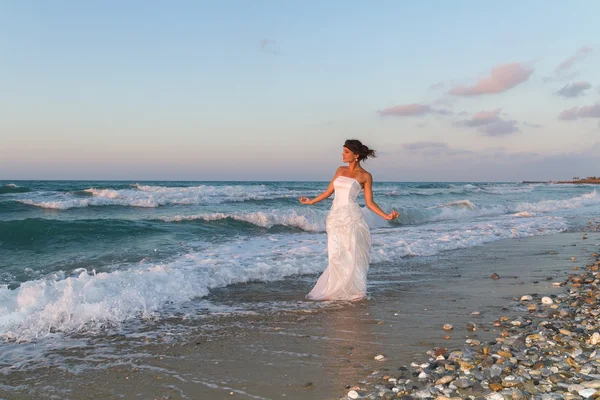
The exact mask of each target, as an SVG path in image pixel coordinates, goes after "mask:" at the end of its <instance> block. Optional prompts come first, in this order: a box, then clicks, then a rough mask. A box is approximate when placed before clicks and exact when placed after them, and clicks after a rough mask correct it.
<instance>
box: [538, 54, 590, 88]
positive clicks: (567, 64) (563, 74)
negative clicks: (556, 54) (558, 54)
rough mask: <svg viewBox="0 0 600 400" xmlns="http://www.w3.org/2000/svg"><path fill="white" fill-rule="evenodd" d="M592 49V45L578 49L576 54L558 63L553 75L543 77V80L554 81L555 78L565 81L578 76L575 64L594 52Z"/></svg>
mask: <svg viewBox="0 0 600 400" xmlns="http://www.w3.org/2000/svg"><path fill="white" fill-rule="evenodd" d="M592 50H593V49H592V48H591V47H582V48H580V49H579V50H577V52H576V53H575V55H573V56H571V57H569V58H567V59H566V60H564V61H563V62H561V63H560V64H558V66H557V67H556V68H555V69H554V75H553V76H550V77H546V78H544V79H543V81H544V82H552V81H555V80H559V81H565V80H569V79H573V78H574V77H576V76H577V72H576V71H573V66H574V65H575V64H577V63H579V62H580V61H582V60H583V59H584V58H586V57H587V55H588V54H590V53H591V52H592Z"/></svg>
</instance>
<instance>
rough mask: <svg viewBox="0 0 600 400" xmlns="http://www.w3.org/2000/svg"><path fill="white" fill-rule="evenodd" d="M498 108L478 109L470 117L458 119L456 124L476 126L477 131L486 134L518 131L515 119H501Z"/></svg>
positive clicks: (492, 134)
mask: <svg viewBox="0 0 600 400" xmlns="http://www.w3.org/2000/svg"><path fill="white" fill-rule="evenodd" d="M501 112H502V109H500V108H498V109H496V110H492V111H480V112H478V113H475V114H474V115H473V117H471V119H467V120H463V121H459V122H458V123H457V125H459V126H467V127H470V128H477V129H478V130H479V132H481V133H483V134H484V135H487V136H502V135H508V134H510V133H515V132H518V131H519V128H518V127H517V121H515V120H505V119H502V117H501V116H500V113H501Z"/></svg>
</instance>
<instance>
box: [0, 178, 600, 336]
mask: <svg viewBox="0 0 600 400" xmlns="http://www.w3.org/2000/svg"><path fill="white" fill-rule="evenodd" d="M326 186H327V183H326V182H108V181H107V182H100V181H89V182H86V181H0V338H4V339H8V340H22V339H31V338H37V337H43V336H44V335H47V334H48V333H57V332H58V333H70V332H79V333H85V332H88V331H89V332H97V331H98V330H99V329H100V330H101V329H103V328H105V327H106V326H115V325H118V324H119V323H121V322H123V321H131V320H138V319H139V320H140V321H144V320H145V319H147V318H149V317H152V318H160V317H161V316H164V315H166V314H167V313H168V312H170V311H167V310H172V309H173V308H177V305H178V304H184V303H186V302H189V301H190V300H193V299H201V298H203V297H205V296H206V295H207V294H208V293H210V291H211V290H214V289H215V288H223V287H225V288H226V287H227V286H228V285H232V284H236V283H243V282H249V281H258V282H261V281H265V282H266V281H273V280H281V279H283V278H287V279H288V280H289V279H292V280H293V279H303V278H302V277H303V276H306V275H307V274H308V275H310V274H312V275H315V274H318V273H320V272H321V271H322V270H323V269H324V268H325V266H326V262H327V254H326V235H325V220H326V217H327V212H328V209H329V207H330V206H331V199H328V200H326V201H323V202H321V203H319V204H317V205H314V206H305V205H301V204H300V203H299V202H298V200H297V199H298V197H299V196H302V195H304V196H309V197H314V196H316V195H318V194H319V193H321V192H322V191H323V190H325V188H326ZM374 198H375V201H376V202H377V203H378V204H379V205H380V206H381V208H382V209H384V210H386V211H389V209H390V208H392V207H393V208H395V209H396V210H398V211H399V212H400V213H401V217H400V218H399V220H397V221H394V222H388V221H385V220H383V219H381V218H379V217H378V216H376V215H375V214H373V213H371V212H370V211H368V210H367V209H366V208H365V209H364V212H365V216H366V219H367V222H368V223H369V226H370V227H371V230H372V235H373V248H372V256H373V261H372V268H373V267H376V266H377V265H382V264H385V263H390V262H392V263H395V264H397V265H400V266H401V265H402V260H403V259H405V258H406V257H427V256H432V255H436V254H439V253H441V252H445V251H452V250H455V249H460V248H468V247H472V246H478V245H481V244H484V243H486V242H491V241H495V240H498V239H503V238H518V237H525V236H532V235H551V234H556V233H559V232H562V231H565V230H569V229H577V228H578V227H580V226H581V225H583V224H585V223H586V221H587V218H588V217H592V216H598V215H600V195H598V193H597V190H596V187H595V186H593V185H550V184H520V183H459V182H456V183H392V182H377V183H375V186H374ZM359 203H360V204H362V205H364V199H363V198H362V196H361V197H359ZM295 277H297V278H295ZM226 290H227V289H225V293H226Z"/></svg>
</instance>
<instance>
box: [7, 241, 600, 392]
mask: <svg viewBox="0 0 600 400" xmlns="http://www.w3.org/2000/svg"><path fill="white" fill-rule="evenodd" d="M582 236H583V234H582V233H581V232H573V233H563V234H559V235H554V236H541V237H531V238H526V239H508V240H501V241H498V242H494V243H491V244H486V245H484V246H480V247H477V248H470V249H465V250H458V251H453V252H449V253H444V254H442V255H441V256H438V257H432V258H426V259H420V260H417V259H405V260H402V263H401V265H400V266H399V265H396V266H394V265H392V264H390V265H385V266H377V268H372V270H371V271H370V275H369V279H370V286H369V293H370V298H369V299H368V300H364V301H360V302H355V303H345V304H334V305H331V306H328V307H325V308H323V309H320V310H319V309H312V308H310V307H302V303H301V301H302V295H303V293H306V291H307V290H310V287H311V285H312V284H313V283H314V281H316V278H317V277H311V279H308V280H306V282H305V283H297V284H296V286H293V285H292V286H285V287H286V291H284V292H282V291H281V287H282V285H283V284H282V282H273V283H268V284H265V283H262V284H246V285H239V286H237V287H230V288H226V289H222V290H228V292H227V299H228V300H227V301H228V302H229V303H232V304H235V303H236V302H243V303H247V302H251V301H256V304H257V306H256V310H255V311H256V312H254V313H249V314H248V315H237V314H235V315H231V314H224V315H222V316H214V315H213V316H210V317H207V318H204V319H202V320H198V319H190V320H186V319H182V320H181V321H179V322H178V323H177V326H178V329H177V331H173V332H171V333H169V332H165V333H163V334H161V335H159V336H154V335H148V336H146V335H144V334H143V333H142V334H139V335H137V336H136V337H128V338H125V337H123V336H121V335H114V336H103V337H98V338H92V339H89V338H73V341H74V343H78V345H77V346H75V347H73V348H71V349H67V350H60V351H50V352H48V354H47V357H46V358H45V359H44V360H40V361H39V362H38V364H37V365H35V367H31V368H30V369H29V370H28V371H27V372H8V373H5V374H4V375H1V374H0V398H6V399H29V398H32V399H33V398H35V399H50V398H57V399H58V398H60V399H98V398H103V399H118V398H119V399H122V398H126V399H129V398H131V399H137V398H139V399H185V398H187V399H236V398H237V399H282V398H289V399H299V400H303V399H339V398H340V397H341V396H343V395H344V394H345V393H346V392H347V389H346V387H347V386H354V385H356V384H359V383H360V384H361V385H368V384H369V379H368V376H369V375H370V374H371V373H372V372H374V371H386V370H390V371H395V370H397V368H398V367H399V366H400V365H405V364H409V363H410V362H412V361H417V360H418V361H423V360H426V359H427V356H426V355H425V352H426V351H427V350H429V349H431V348H432V347H435V346H444V347H448V348H460V347H462V345H463V343H464V340H465V338H467V337H472V338H477V339H479V340H490V339H491V338H493V337H495V336H496V335H497V331H495V328H494V327H493V326H492V324H491V322H492V321H493V320H494V319H496V318H497V317H499V316H501V315H508V316H510V315H516V314H517V313H518V310H516V309H514V308H512V307H515V306H514V304H515V302H513V301H511V300H512V299H513V298H514V297H520V296H521V295H524V294H533V293H538V294H554V293H559V292H560V290H562V289H561V288H557V287H553V286H552V282H553V280H555V279H556V278H558V277H564V276H566V275H568V274H569V273H570V272H571V271H572V270H573V267H575V266H579V267H583V266H584V265H583V264H581V263H579V262H578V261H572V260H571V258H572V257H575V258H576V259H577V260H579V259H582V258H583V257H585V256H586V255H587V254H589V252H590V251H594V250H596V251H598V249H599V246H598V245H599V244H600V234H598V233H596V232H593V233H592V232H590V233H588V234H587V237H588V239H587V240H582ZM403 271H411V272H412V273H411V274H406V275H403ZM492 273H497V274H498V275H499V276H500V279H497V280H496V279H491V278H490V277H491V275H492ZM252 285H258V287H254V288H252V290H248V287H249V286H252ZM257 290H259V291H258V293H261V295H260V296H258V297H260V298H256V297H257V296H256V293H257ZM222 294H223V293H222V292H220V291H215V292H213V293H212V294H211V296H209V300H211V301H214V302H217V303H218V302H219V300H220V298H221V296H222ZM294 300H297V301H298V302H299V303H298V304H299V307H298V309H296V310H292V311H266V310H261V309H260V307H261V306H262V304H264V302H265V301H267V302H268V301H287V302H289V301H294ZM473 311H479V312H480V313H481V315H479V316H475V315H471V313H472V312H473ZM470 321H472V322H475V323H476V324H477V325H478V326H479V328H480V329H478V330H477V331H476V332H469V331H467V329H466V324H467V322H470ZM157 323H158V324H160V323H161V322H160V321H159V322H157ZM445 323H450V324H452V325H454V330H453V331H451V332H450V333H448V332H446V331H444V330H442V326H443V325H444V324H445ZM485 329H488V330H487V331H486V330H485ZM444 335H450V336H451V338H450V339H449V340H447V339H444V338H443V337H444ZM378 354H383V355H385V357H386V360H385V361H375V360H374V357H375V356H376V355H378ZM5 372H7V370H6V369H5Z"/></svg>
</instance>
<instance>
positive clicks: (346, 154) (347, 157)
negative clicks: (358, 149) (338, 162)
mask: <svg viewBox="0 0 600 400" xmlns="http://www.w3.org/2000/svg"><path fill="white" fill-rule="evenodd" d="M343 149H344V151H342V160H343V161H344V162H352V161H354V160H356V154H354V153H353V152H352V150H350V149H349V148H347V147H343Z"/></svg>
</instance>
